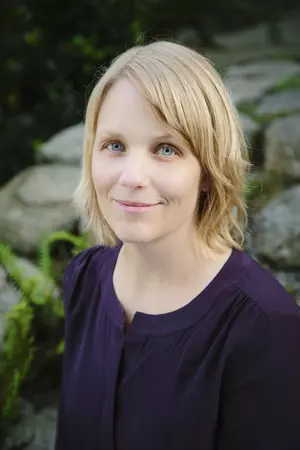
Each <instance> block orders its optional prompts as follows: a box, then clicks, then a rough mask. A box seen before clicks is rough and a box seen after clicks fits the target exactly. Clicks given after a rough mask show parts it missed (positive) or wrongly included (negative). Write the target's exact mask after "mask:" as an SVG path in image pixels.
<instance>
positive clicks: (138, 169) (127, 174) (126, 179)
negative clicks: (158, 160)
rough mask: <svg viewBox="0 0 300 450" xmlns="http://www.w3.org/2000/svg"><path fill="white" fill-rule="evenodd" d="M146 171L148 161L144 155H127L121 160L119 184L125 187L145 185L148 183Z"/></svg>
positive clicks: (147, 170) (147, 169)
mask: <svg viewBox="0 0 300 450" xmlns="http://www.w3.org/2000/svg"><path fill="white" fill-rule="evenodd" d="M140 153H141V152H140ZM148 172H149V161H148V159H147V158H146V157H145V156H144V155H142V154H139V155H137V154H136V153H135V154H134V155H132V156H129V155H128V156H127V157H125V158H123V161H122V170H121V175H120V179H119V181H120V184H121V185H122V186H124V187H127V188H137V187H145V186H146V185H147V183H148Z"/></svg>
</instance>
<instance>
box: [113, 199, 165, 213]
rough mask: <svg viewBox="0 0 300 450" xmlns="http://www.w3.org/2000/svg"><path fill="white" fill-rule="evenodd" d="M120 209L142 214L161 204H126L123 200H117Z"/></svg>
mask: <svg viewBox="0 0 300 450" xmlns="http://www.w3.org/2000/svg"><path fill="white" fill-rule="evenodd" d="M115 201H116V203H117V205H118V206H119V208H121V209H123V210H124V211H127V212H141V211H150V210H151V209H153V208H154V207H155V206H157V205H159V203H141V202H126V201H122V200H115Z"/></svg>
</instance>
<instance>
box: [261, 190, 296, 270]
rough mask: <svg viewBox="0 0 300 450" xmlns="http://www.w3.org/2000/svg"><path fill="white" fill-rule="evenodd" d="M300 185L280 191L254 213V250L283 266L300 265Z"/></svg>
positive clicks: (294, 266)
mask: <svg viewBox="0 0 300 450" xmlns="http://www.w3.org/2000/svg"><path fill="white" fill-rule="evenodd" d="M299 205H300V186H294V187H292V188H289V189H287V190H285V191H283V192H281V193H280V194H278V195H277V196H276V197H275V198H274V199H273V200H271V201H270V202H269V203H267V205H266V206H265V207H264V208H263V209H262V210H261V211H260V212H258V213H256V214H255V216H254V226H255V230H254V233H253V236H252V238H253V239H252V244H253V247H254V248H255V253H256V254H257V255H258V256H259V257H263V258H265V259H267V260H268V261H270V262H272V263H273V264H274V265H275V266H277V267H280V268H281V269H284V268H285V267H286V268H290V269H297V270H298V269H299V268H300V215H299Z"/></svg>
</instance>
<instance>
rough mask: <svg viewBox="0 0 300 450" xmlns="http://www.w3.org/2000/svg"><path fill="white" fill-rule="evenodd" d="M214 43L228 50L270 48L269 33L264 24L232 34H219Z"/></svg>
mask: <svg viewBox="0 0 300 450" xmlns="http://www.w3.org/2000/svg"><path fill="white" fill-rule="evenodd" d="M216 41H217V42H219V43H220V44H221V45H223V46H224V47H226V48H227V49H230V50H237V49H249V48H250V49H251V48H255V49H256V50H257V49H258V48H265V47H270V37H269V31H268V28H267V26H266V25H265V24H260V25H257V26H256V27H254V28H247V29H244V30H241V31H235V32H233V33H226V34H219V35H217V36H216Z"/></svg>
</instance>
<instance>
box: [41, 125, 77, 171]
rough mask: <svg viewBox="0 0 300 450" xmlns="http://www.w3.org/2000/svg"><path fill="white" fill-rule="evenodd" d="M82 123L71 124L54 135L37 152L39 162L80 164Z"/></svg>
mask: <svg viewBox="0 0 300 450" xmlns="http://www.w3.org/2000/svg"><path fill="white" fill-rule="evenodd" d="M83 130H84V125H83V124H78V125H73V126H71V127H69V128H67V129H65V130H62V131H60V132H59V133H57V134H56V135H54V136H53V137H52V138H51V139H50V140H49V141H48V142H46V143H45V144H43V145H42V146H41V148H40V150H39V153H38V159H39V162H47V163H48V162H50V163H58V164H67V165H75V166H78V167H79V166H80V164H81V154H82V144H83Z"/></svg>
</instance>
